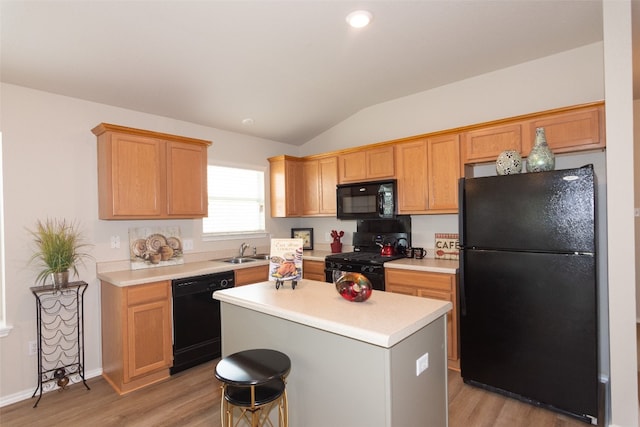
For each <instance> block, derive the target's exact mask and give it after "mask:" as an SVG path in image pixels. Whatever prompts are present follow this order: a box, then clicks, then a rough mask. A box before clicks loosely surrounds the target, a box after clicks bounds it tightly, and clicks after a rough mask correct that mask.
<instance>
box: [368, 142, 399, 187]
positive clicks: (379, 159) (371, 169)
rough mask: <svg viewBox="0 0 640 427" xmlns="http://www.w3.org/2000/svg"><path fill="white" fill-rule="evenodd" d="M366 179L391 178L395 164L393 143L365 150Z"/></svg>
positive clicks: (393, 174)
mask: <svg viewBox="0 0 640 427" xmlns="http://www.w3.org/2000/svg"><path fill="white" fill-rule="evenodd" d="M366 154H367V156H366V161H367V179H382V178H393V177H394V176H395V165H394V161H393V145H389V146H386V147H380V148H370V149H367V150H366Z"/></svg>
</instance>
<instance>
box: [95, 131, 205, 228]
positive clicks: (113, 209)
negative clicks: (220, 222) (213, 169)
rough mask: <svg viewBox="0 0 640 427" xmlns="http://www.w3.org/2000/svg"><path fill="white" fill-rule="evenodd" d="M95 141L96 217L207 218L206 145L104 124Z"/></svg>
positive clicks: (196, 140) (194, 140) (97, 132)
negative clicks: (96, 143)
mask: <svg viewBox="0 0 640 427" xmlns="http://www.w3.org/2000/svg"><path fill="white" fill-rule="evenodd" d="M92 132H93V133H94V134H95V135H96V136H97V138H98V213H99V217H100V219H163V218H202V217H205V216H207V214H208V212H207V207H208V204H207V203H208V202H207V200H208V195H207V147H208V146H209V145H211V142H210V141H204V140H199V139H193V138H185V137H181V136H176V135H168V134H163V133H158V132H151V131H146V130H142V129H133V128H128V127H123V126H117V125H112V124H107V123H102V124H100V125H98V126H96V127H95V128H94V129H93V130H92Z"/></svg>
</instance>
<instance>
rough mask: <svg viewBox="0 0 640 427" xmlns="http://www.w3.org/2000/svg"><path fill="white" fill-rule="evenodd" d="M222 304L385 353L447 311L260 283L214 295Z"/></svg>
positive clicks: (304, 283)
mask: <svg viewBox="0 0 640 427" xmlns="http://www.w3.org/2000/svg"><path fill="white" fill-rule="evenodd" d="M213 298H215V299H217V300H220V301H222V302H225V303H229V304H233V305H236V306H239V307H243V308H247V309H250V310H254V311H257V312H260V313H264V314H268V315H272V316H275V317H279V318H282V319H285V320H289V321H292V322H296V323H300V324H303V325H306V326H311V327H313V328H317V329H320V330H324V331H327V332H332V333H335V334H338V335H342V336H345V337H348V338H352V339H355V340H359V341H363V342H367V343H370V344H373V345H377V346H380V347H384V348H390V347H393V346H394V345H396V344H397V343H399V342H400V341H402V340H404V339H405V338H406V337H408V336H410V335H411V334H413V333H414V332H416V331H418V330H420V329H421V328H424V327H425V326H426V325H428V324H430V323H431V322H433V321H434V320H436V319H438V318H439V317H440V316H443V315H445V314H446V313H447V312H449V311H450V310H451V309H452V307H453V306H452V304H451V303H450V302H447V301H440V300H434V299H429V298H420V297H413V296H408V295H401V294H395V293H391V292H380V291H375V290H374V291H373V293H372V294H371V297H370V298H369V299H368V300H367V301H364V302H350V301H347V300H345V299H344V298H342V297H341V296H340V295H339V294H338V292H336V290H335V287H334V285H333V284H332V283H325V282H318V281H315V280H301V281H299V282H298V285H297V287H296V288H295V289H292V287H291V282H285V283H284V284H283V285H282V286H281V287H280V289H276V286H275V282H261V283H256V284H253V285H247V286H240V287H236V288H232V289H225V290H222V291H217V292H215V293H214V294H213Z"/></svg>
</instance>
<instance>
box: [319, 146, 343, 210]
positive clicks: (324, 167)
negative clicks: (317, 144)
mask: <svg viewBox="0 0 640 427" xmlns="http://www.w3.org/2000/svg"><path fill="white" fill-rule="evenodd" d="M318 172H319V177H320V186H319V187H320V196H319V210H320V214H322V215H335V214H336V212H337V206H336V186H337V185H338V158H337V157H335V156H334V157H327V158H326V159H320V160H318Z"/></svg>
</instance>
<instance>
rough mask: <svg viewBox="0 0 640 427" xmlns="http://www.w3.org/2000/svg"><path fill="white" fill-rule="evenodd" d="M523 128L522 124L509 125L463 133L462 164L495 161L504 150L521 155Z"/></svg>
mask: <svg viewBox="0 0 640 427" xmlns="http://www.w3.org/2000/svg"><path fill="white" fill-rule="evenodd" d="M523 126H524V123H510V124H505V125H499V126H489V127H482V128H479V129H476V130H470V131H468V132H465V133H464V134H463V149H462V161H463V162H464V163H481V162H487V161H495V160H496V159H497V158H498V156H499V155H500V153H502V152H503V151H505V150H515V151H518V152H519V153H521V154H522V153H523V147H522V134H523ZM523 156H524V154H523Z"/></svg>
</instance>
